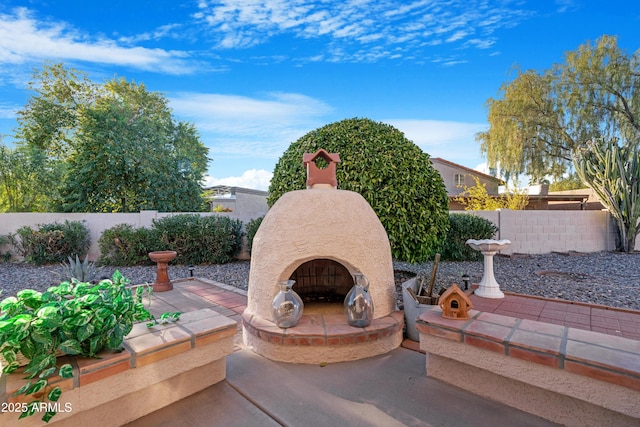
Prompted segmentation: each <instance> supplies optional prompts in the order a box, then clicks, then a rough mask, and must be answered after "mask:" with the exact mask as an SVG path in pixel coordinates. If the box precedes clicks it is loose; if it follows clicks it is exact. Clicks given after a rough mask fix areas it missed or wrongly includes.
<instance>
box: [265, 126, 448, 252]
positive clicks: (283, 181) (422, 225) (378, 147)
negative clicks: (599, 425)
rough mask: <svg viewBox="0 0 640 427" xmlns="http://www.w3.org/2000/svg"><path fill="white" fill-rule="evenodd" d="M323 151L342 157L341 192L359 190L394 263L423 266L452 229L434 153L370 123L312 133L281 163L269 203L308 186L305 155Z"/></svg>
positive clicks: (293, 146) (395, 131)
mask: <svg viewBox="0 0 640 427" xmlns="http://www.w3.org/2000/svg"><path fill="white" fill-rule="evenodd" d="M320 148H324V149H325V150H327V151H328V152H330V153H339V154H340V163H339V164H338V166H337V172H336V175H337V178H338V188H340V189H343V190H351V191H355V192H358V193H360V194H361V195H362V197H364V198H365V199H366V200H367V202H369V204H370V205H371V207H372V208H373V210H374V211H375V213H376V214H377V215H378V217H379V218H380V222H382V225H383V226H384V228H385V230H386V231H387V235H388V236H389V242H390V244H391V252H392V255H393V257H394V258H395V259H398V260H402V261H407V262H424V261H426V260H427V259H429V257H430V256H432V255H433V254H434V253H435V252H436V251H437V248H438V247H439V245H440V240H441V239H442V238H444V236H445V234H446V232H447V228H448V225H449V202H448V199H447V192H446V189H445V186H444V183H443V181H442V177H441V176H440V174H439V173H438V171H436V170H435V169H434V168H433V166H432V165H431V162H430V161H429V155H428V154H426V153H424V152H423V151H422V150H421V149H420V148H419V147H418V146H417V145H415V144H414V143H413V142H411V141H409V140H408V139H407V138H405V136H404V134H403V133H402V132H400V131H399V130H398V129H396V128H394V127H393V126H390V125H388V124H385V123H378V122H374V121H372V120H369V119H357V118H355V119H347V120H342V121H339V122H336V123H332V124H329V125H326V126H324V127H321V128H319V129H316V130H314V131H311V132H309V133H308V134H306V135H305V136H303V137H302V138H300V139H299V140H297V141H296V142H294V143H292V144H291V145H290V146H289V148H288V149H287V150H286V151H285V152H284V154H283V155H282V157H281V158H280V159H279V161H278V163H277V164H276V167H275V170H274V172H273V178H272V179H271V185H270V186H269V198H268V199H267V202H268V203H269V206H272V205H273V204H274V203H275V202H276V200H278V198H280V196H282V195H283V194H284V193H286V192H288V191H292V190H301V189H304V188H305V187H306V171H305V169H304V167H303V164H302V155H303V154H304V153H314V152H315V151H317V150H318V149H320Z"/></svg>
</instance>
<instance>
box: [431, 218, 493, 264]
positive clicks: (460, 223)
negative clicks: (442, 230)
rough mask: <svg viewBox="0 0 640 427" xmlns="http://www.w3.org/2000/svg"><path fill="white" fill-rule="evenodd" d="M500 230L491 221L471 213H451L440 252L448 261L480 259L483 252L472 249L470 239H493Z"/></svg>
mask: <svg viewBox="0 0 640 427" xmlns="http://www.w3.org/2000/svg"><path fill="white" fill-rule="evenodd" d="M497 232H498V227H496V226H495V225H494V224H493V223H492V222H491V221H489V220H487V219H484V218H481V217H479V216H475V215H471V214H459V213H453V214H450V215H449V231H448V232H447V238H446V239H445V240H444V241H443V242H442V248H441V250H440V254H441V256H442V259H443V260H447V261H480V260H482V254H481V253H480V252H479V251H476V250H474V249H471V247H470V246H469V245H467V244H466V243H465V242H466V241H467V240H469V239H476V240H479V239H491V238H492V237H493V236H494V235H495V234H496V233H497Z"/></svg>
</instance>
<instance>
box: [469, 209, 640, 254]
mask: <svg viewBox="0 0 640 427" xmlns="http://www.w3.org/2000/svg"><path fill="white" fill-rule="evenodd" d="M457 213H461V212H457ZM462 213H469V214H475V215H478V216H481V217H483V218H486V219H488V220H489V221H491V222H493V223H494V224H495V225H497V226H498V228H499V229H500V231H499V232H498V234H497V235H496V236H495V238H497V239H508V240H511V245H510V246H509V247H508V248H506V249H504V250H502V251H501V253H503V254H513V253H524V254H543V253H549V252H569V251H577V252H599V251H610V250H613V249H615V242H616V233H617V232H616V225H615V222H614V220H613V219H612V218H611V215H610V214H609V212H608V211H605V210H600V211H546V210H540V211H512V210H508V209H505V210H500V211H473V212H471V211H465V212H462ZM639 246H640V242H637V243H636V250H638V248H639Z"/></svg>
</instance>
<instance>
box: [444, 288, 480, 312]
mask: <svg viewBox="0 0 640 427" xmlns="http://www.w3.org/2000/svg"><path fill="white" fill-rule="evenodd" d="M439 305H440V308H441V309H442V317H446V318H447V319H457V320H466V319H468V318H469V310H471V308H472V307H473V303H472V302H471V300H470V299H469V297H468V296H467V294H465V293H464V292H463V291H462V290H460V288H459V287H458V285H456V284H453V285H451V286H450V287H449V289H447V290H446V291H445V292H444V293H443V294H442V295H441V296H440V304H439Z"/></svg>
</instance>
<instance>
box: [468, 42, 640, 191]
mask: <svg viewBox="0 0 640 427" xmlns="http://www.w3.org/2000/svg"><path fill="white" fill-rule="evenodd" d="M639 77H640V50H638V51H636V52H634V53H633V54H631V55H629V54H627V53H626V52H625V51H624V50H622V49H620V48H619V47H618V43H617V38H616V37H614V36H602V37H601V38H599V39H598V40H596V41H595V42H594V43H590V42H587V43H585V44H583V45H581V46H580V47H579V48H578V49H577V50H576V51H572V52H568V53H567V54H566V56H565V62H564V63H558V64H555V65H553V66H552V67H551V68H550V69H548V70H546V71H543V72H540V73H539V72H536V71H533V70H526V71H521V70H518V71H517V75H516V78H515V79H514V80H513V81H510V82H507V83H505V84H503V85H502V87H501V89H500V97H499V98H498V99H489V100H488V102H487V106H488V111H489V113H488V120H489V124H490V127H489V129H488V130H487V131H485V132H481V133H479V134H478V135H477V140H478V141H479V142H480V144H481V150H482V151H483V153H485V154H486V156H487V161H488V165H489V167H490V168H493V169H498V168H499V169H500V171H501V172H502V173H504V175H505V177H507V178H509V176H512V175H517V174H527V175H530V176H531V177H532V178H533V179H534V180H540V179H542V178H543V177H544V176H546V175H550V176H553V177H556V178H559V177H561V176H562V175H563V174H564V173H566V172H567V171H572V169H573V164H572V153H573V152H574V151H575V150H576V149H579V148H580V147H582V146H584V145H585V144H586V143H587V141H590V140H593V139H600V138H604V139H612V138H616V139H617V140H619V141H620V143H621V144H622V145H629V146H632V147H637V143H638V140H639V139H638V135H639V134H640V79H639Z"/></svg>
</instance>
